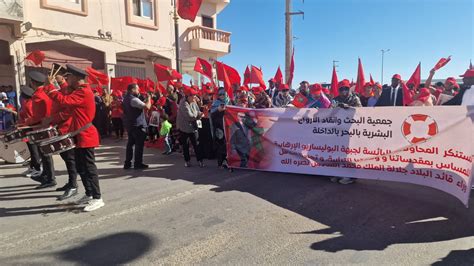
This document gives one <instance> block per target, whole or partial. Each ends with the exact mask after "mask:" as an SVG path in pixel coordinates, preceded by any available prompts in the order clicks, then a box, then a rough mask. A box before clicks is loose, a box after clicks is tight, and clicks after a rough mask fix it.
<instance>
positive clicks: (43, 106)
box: [25, 71, 56, 189]
mask: <svg viewBox="0 0 474 266" xmlns="http://www.w3.org/2000/svg"><path fill="white" fill-rule="evenodd" d="M28 76H29V78H30V87H31V88H32V89H33V90H34V91H35V92H34V93H33V95H32V96H31V102H32V116H31V117H28V118H26V119H25V125H27V126H33V125H39V124H40V123H41V122H42V120H43V119H44V118H46V117H50V116H51V109H52V106H53V103H52V101H51V99H50V98H49V97H48V95H47V94H46V91H45V87H44V86H43V85H44V83H45V81H46V79H47V78H46V76H45V75H44V74H43V73H41V72H38V71H31V72H30V73H29V75H28ZM33 145H35V144H33ZM38 151H39V150H38ZM39 155H40V157H41V164H42V166H43V172H42V173H41V175H33V176H31V179H33V180H34V181H36V182H39V183H41V184H40V185H39V186H37V187H36V188H37V189H42V188H49V187H54V186H56V177H55V173H54V162H53V158H52V156H45V155H44V154H43V153H41V151H39Z"/></svg>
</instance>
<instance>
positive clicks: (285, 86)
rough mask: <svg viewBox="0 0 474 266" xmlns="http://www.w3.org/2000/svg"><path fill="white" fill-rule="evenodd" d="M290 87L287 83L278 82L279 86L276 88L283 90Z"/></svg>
mask: <svg viewBox="0 0 474 266" xmlns="http://www.w3.org/2000/svg"><path fill="white" fill-rule="evenodd" d="M289 89H290V86H288V84H280V87H279V88H278V91H285V90H289Z"/></svg>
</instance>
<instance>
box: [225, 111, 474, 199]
mask: <svg viewBox="0 0 474 266" xmlns="http://www.w3.org/2000/svg"><path fill="white" fill-rule="evenodd" d="M473 120H474V108H472V107H462V106H446V107H444V106H443V107H441V106H437V107H377V108H350V109H339V108H337V109H319V110H318V109H295V108H287V109H244V108H238V107H228V109H227V111H226V115H225V125H226V138H227V139H226V140H227V156H228V161H229V164H230V165H231V166H232V167H236V168H239V167H241V168H250V169H256V170H265V171H276V172H289V173H302V174H317V175H326V176H338V177H354V178H365V179H376V180H388V181H398V182H406V183H413V184H419V185H424V186H429V187H433V188H436V189H439V190H442V191H445V192H447V193H449V194H452V195H454V196H455V197H457V198H458V199H460V200H461V201H462V202H463V203H464V204H465V205H466V206H467V204H468V201H469V193H470V189H471V182H472V177H473V174H472V166H473V156H472V155H473V154H474V144H473V141H474V127H473Z"/></svg>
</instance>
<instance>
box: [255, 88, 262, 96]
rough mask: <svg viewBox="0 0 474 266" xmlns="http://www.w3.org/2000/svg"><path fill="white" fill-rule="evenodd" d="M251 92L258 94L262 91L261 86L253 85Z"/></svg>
mask: <svg viewBox="0 0 474 266" xmlns="http://www.w3.org/2000/svg"><path fill="white" fill-rule="evenodd" d="M252 92H253V94H255V95H258V94H260V93H262V92H263V88H262V87H253V88H252Z"/></svg>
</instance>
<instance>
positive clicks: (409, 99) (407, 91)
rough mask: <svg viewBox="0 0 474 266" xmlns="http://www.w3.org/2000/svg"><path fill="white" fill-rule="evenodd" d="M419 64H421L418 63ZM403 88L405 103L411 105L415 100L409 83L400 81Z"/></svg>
mask: <svg viewBox="0 0 474 266" xmlns="http://www.w3.org/2000/svg"><path fill="white" fill-rule="evenodd" d="M418 66H419V65H418ZM400 83H401V85H402V89H403V105H404V106H406V105H410V104H411V103H412V102H413V94H412V92H411V91H410V89H409V88H408V87H407V85H406V84H405V83H403V82H400Z"/></svg>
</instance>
